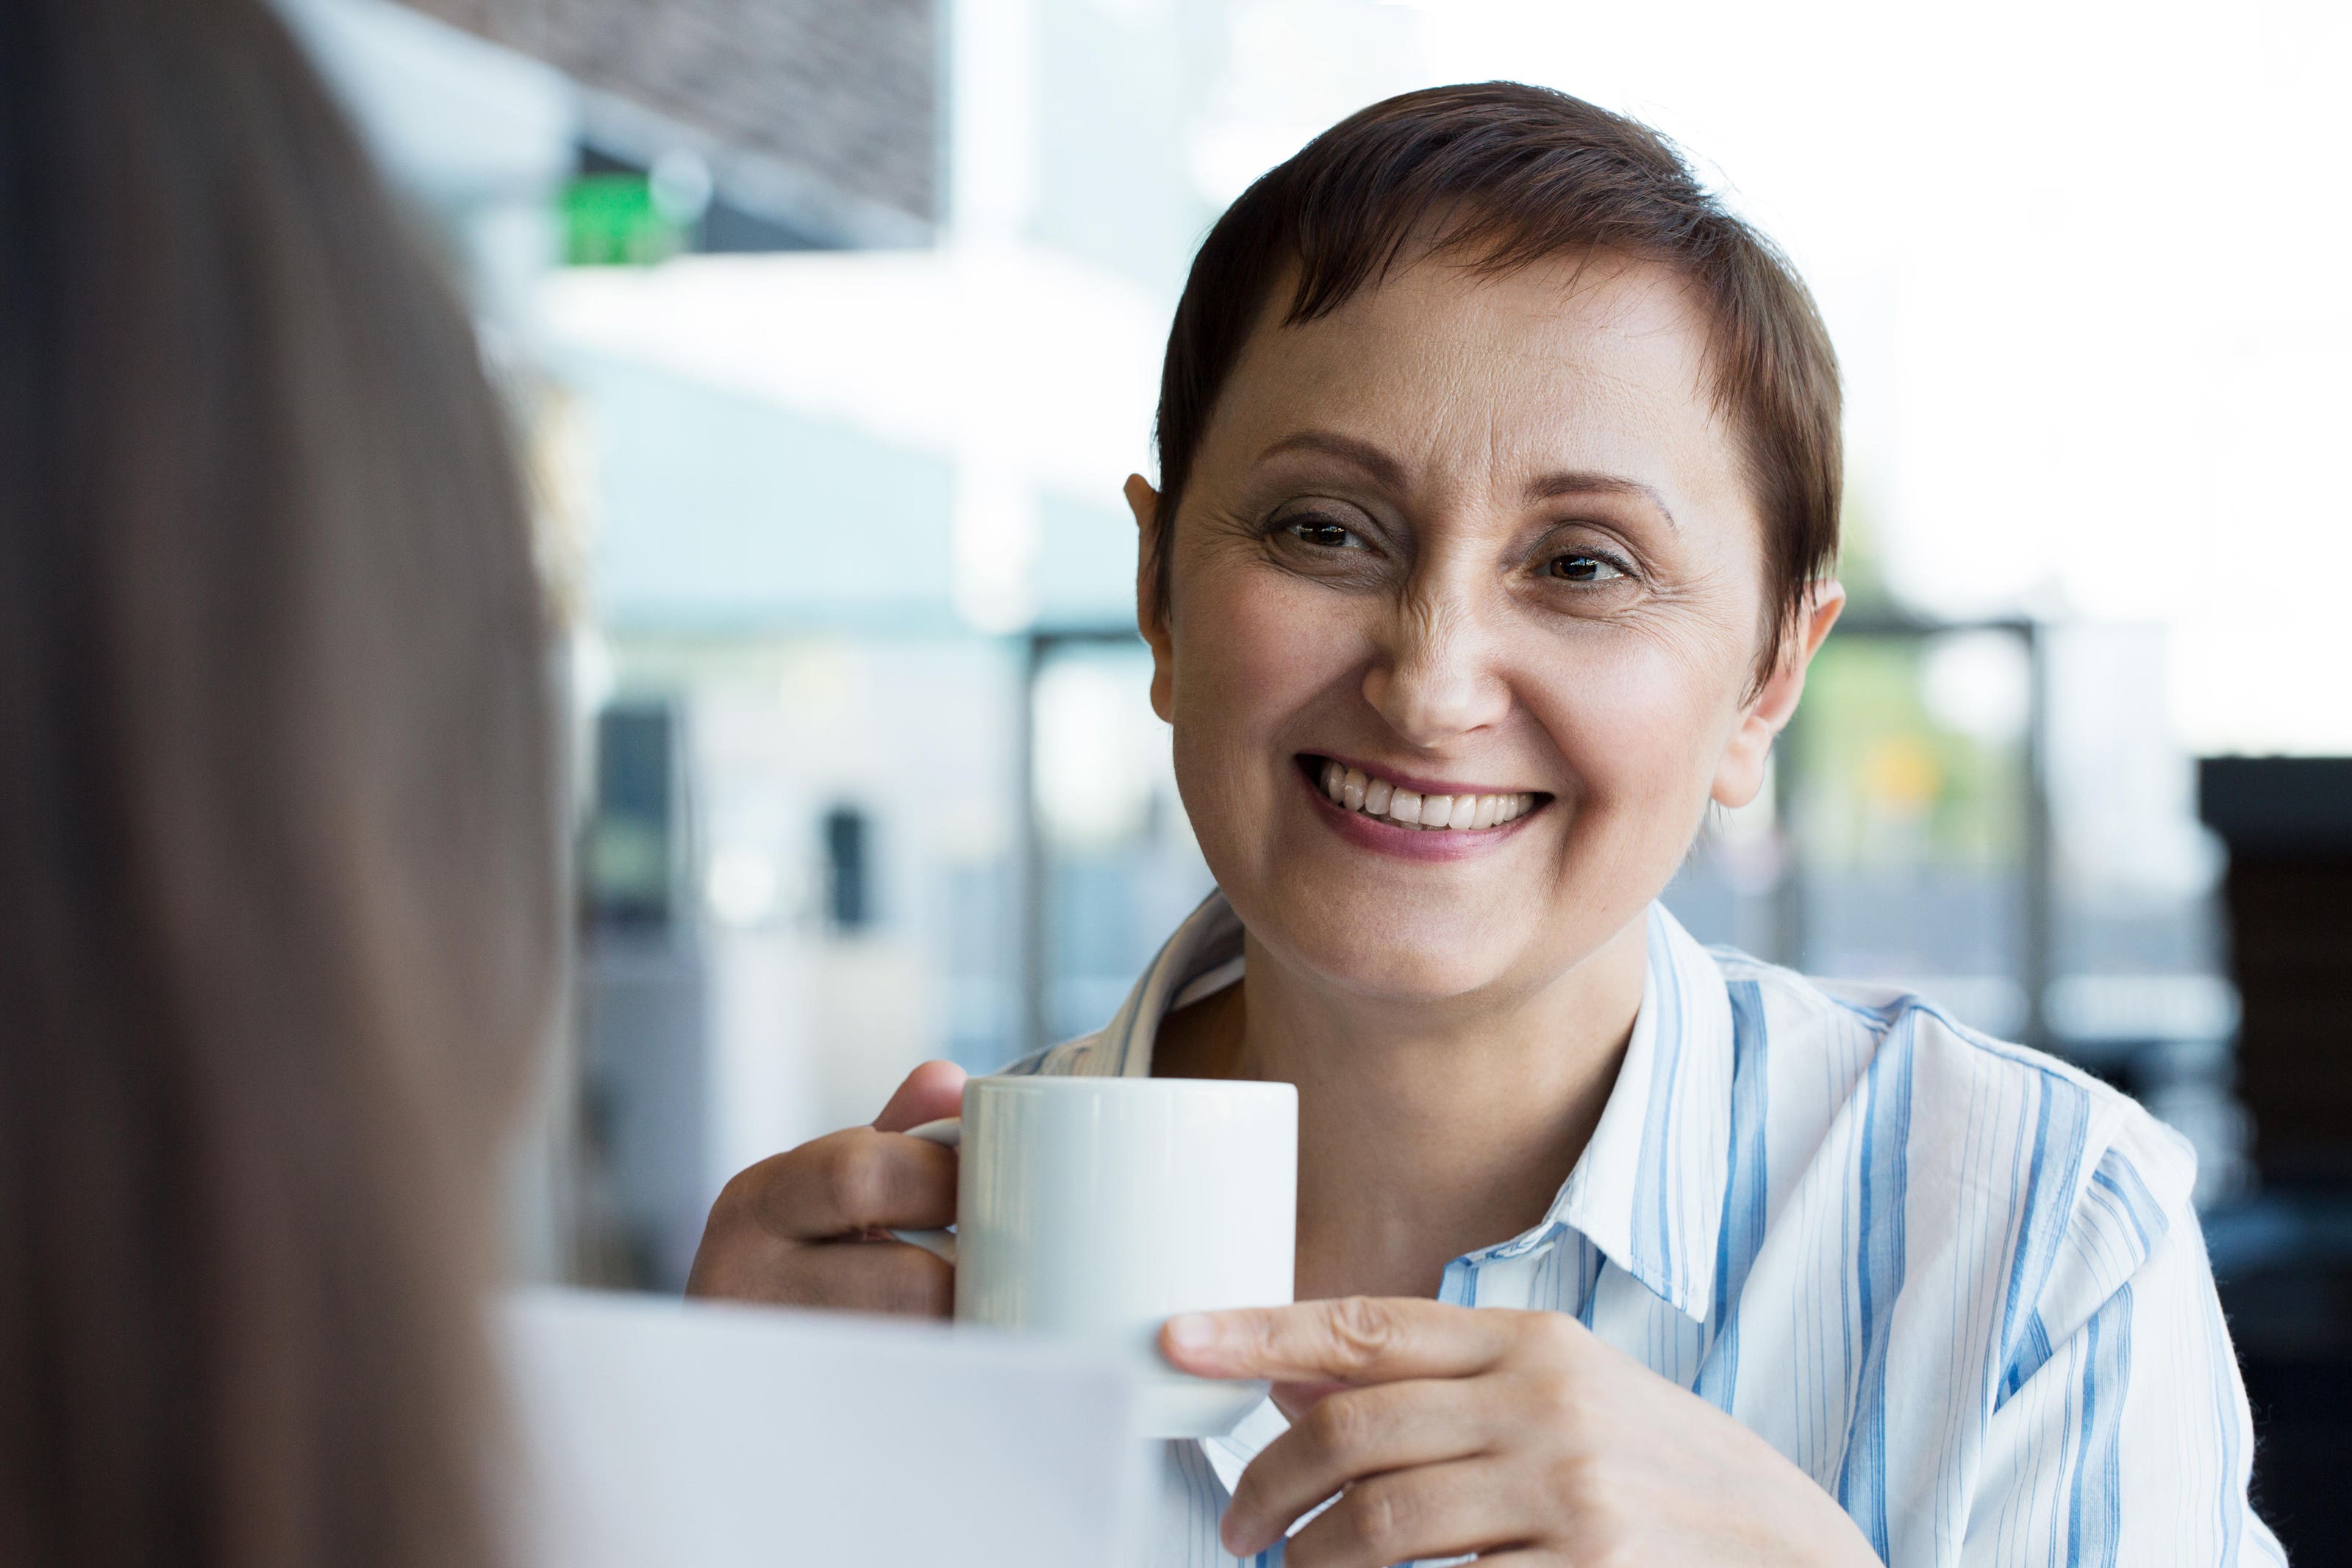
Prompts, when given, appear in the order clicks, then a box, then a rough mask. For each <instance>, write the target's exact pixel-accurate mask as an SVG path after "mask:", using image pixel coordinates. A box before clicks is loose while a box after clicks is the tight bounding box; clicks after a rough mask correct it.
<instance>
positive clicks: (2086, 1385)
mask: <svg viewBox="0 0 2352 1568" xmlns="http://www.w3.org/2000/svg"><path fill="white" fill-rule="evenodd" d="M2194 1173H2195V1160H2194V1156H2193V1155H2191V1154H2190V1153H2189V1148H2188V1145H2187V1144H2186V1142H2185V1141H2184V1140H2182V1139H2181V1138H2179V1136H2178V1134H2174V1133H2172V1132H2171V1131H2170V1130H2169V1129H2168V1128H2166V1127H2164V1126H2162V1125H2161V1124H2158V1123H2157V1122H2156V1121H2155V1120H2154V1119H2153V1118H2151V1117H2148V1116H2147V1115H2146V1114H2145V1113H2139V1112H2137V1110H2135V1112H2134V1113H2133V1114H2132V1115H2131V1116H2130V1117H2128V1118H2127V1119H2126V1122H2125V1124H2124V1125H2123V1127H2122V1128H2121V1129H2120V1130H2119V1133H2118V1135H2117V1136H2116V1140H2115V1142H2114V1143H2113V1144H2111V1145H2109V1147H2108V1148H2107V1149H2106V1151H2105V1154H2104V1155H2101V1157H2100V1158H2099V1160H2098V1162H2097V1163H2096V1165H2095V1166H2093V1167H2092V1172H2091V1175H2090V1177H2089V1179H2088V1180H2087V1181H2086V1182H2085V1183H2084V1188H2083V1191H2082V1192H2081V1194H2080V1195H2079V1197H2077V1200H2076V1202H2075V1205H2074V1210H2073V1213H2072V1215H2071V1216H2070V1218H2069V1221H2068V1224H2067V1228H2066V1233H2065V1235H2064V1237H2063V1239H2062V1241H2061V1242H2060V1245H2059V1249H2058V1255H2057V1257H2056V1259H2055V1260H2053V1268H2052V1270H2051V1274H2050V1278H2049V1281H2048V1282H2047V1284H2046V1285H2045V1286H2044V1288H2043V1289H2042V1291H2041V1293H2040V1295H2039V1298H2038V1300H2037V1301H2036V1303H2035V1310H2034V1312H2033V1313H2032V1317H2031V1318H2030V1319H2029V1320H2028V1322H2027V1323H2026V1327H2025V1332H2024V1333H2023V1334H2022V1335H2021V1339H2020V1343H2019V1346H2018V1348H2017V1350H2016V1351H2015V1353H2014V1355H2013V1357H2012V1359H2011V1364H2010V1366H2009V1367H2008V1368H2006V1369H2005V1372H2004V1375H2003V1376H2002V1378H2001V1380H2000V1384H1999V1386H1998V1388H1997V1391H1996V1394H1995V1398H1994V1408H1993V1413H1992V1416H1991V1418H1990V1424H1989V1426H1988V1427H1987V1430H1986V1434H1985V1443H1984V1448H1983V1451H1982V1458H1981V1464H1980V1467H1979V1470H1978V1484H1977V1488H1976V1492H1975V1496H1974V1499H1973V1502H1972V1505H1971V1508H1970V1513H1969V1527H1968V1533H1967V1537H1966V1541H1965V1544H1964V1546H1963V1548H1962V1552H1961V1561H1962V1562H1963V1563H1965V1564H1968V1565H1969V1568H1979V1565H1981V1568H1994V1565H1995V1564H2000V1565H2003V1568H2006V1565H2009V1564H2014V1563H2028V1562H2032V1563H2069V1564H2081V1565H2083V1568H2109V1565H2114V1564H2131V1565H2135V1568H2137V1565H2138V1564H2143V1563H2178V1564H2197V1565H2200V1568H2209V1565H2217V1564H2234V1563H2284V1562H2285V1561H2286V1556H2285V1553H2284V1552H2283V1551H2282V1550H2281V1549H2280V1547H2279V1544H2278V1542H2277V1539H2276V1538H2275V1537H2273V1535H2272V1534H2271V1532H2270V1530H2269V1529H2268V1527H2266V1526H2265V1525H2264V1524H2263V1522H2262V1521H2261V1520H2260V1519H2258V1518H2257V1517H2256V1516H2255V1514H2254V1511H2253V1510H2252V1508H2251V1507H2250V1506H2249V1505H2248V1502H2247V1485H2248V1482H2249V1480H2250V1479H2251V1475H2252V1461H2253V1427H2252V1419H2251V1417H2250V1416H2249V1414H2248V1410H2247V1406H2246V1393H2245V1387H2244V1385H2243V1384H2242V1382H2241V1381H2240V1379H2239V1376H2238V1362H2237V1356H2236V1354H2235V1353H2234V1352H2233V1351H2232V1350H2231V1345H2230V1334H2229V1330H2228V1328H2227V1326H2226V1325H2225V1324H2224V1323H2223V1322H2222V1318H2221V1301H2220V1298H2219V1296H2218V1295H2217V1294H2216V1293H2215V1291H2214V1287H2213V1275H2212V1270H2211V1268H2210V1265H2209V1263H2208V1262H2207V1260H2206V1254H2205V1239H2204V1236H2203V1234H2202V1233H2201V1232H2200V1229H2199V1228H2198V1224H2197V1216H2196V1211H2195V1209H2194V1208H2193V1207H2191V1206H2190V1204H2189V1186H2190V1181H2191V1178H2192V1176H2194Z"/></svg>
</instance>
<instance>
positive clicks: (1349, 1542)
mask: <svg viewBox="0 0 2352 1568" xmlns="http://www.w3.org/2000/svg"><path fill="white" fill-rule="evenodd" d="M1498 1474H1499V1468H1498V1467H1497V1466H1496V1465H1494V1464H1491V1463H1489V1462H1488V1461H1486V1460H1484V1459H1456V1460H1454V1461H1453V1462H1452V1463H1449V1464H1443V1465H1428V1466H1424V1467H1423V1468H1422V1469H1411V1470H1398V1471H1396V1472H1395V1473H1393V1474H1391V1475H1385V1476H1375V1477H1373V1478H1372V1479H1370V1480H1365V1481H1359V1482H1357V1483H1356V1484H1355V1485H1354V1486H1351V1487H1349V1489H1348V1491H1347V1495H1346V1496H1344V1497H1342V1498H1341V1499H1340V1500H1339V1501H1338V1502H1335V1503H1333V1504H1332V1505H1331V1506H1330V1507H1329V1508H1328V1509H1325V1510H1324V1511H1322V1512H1321V1513H1318V1514H1317V1515H1316V1516H1315V1517H1314V1519H1312V1520H1311V1521H1308V1522H1307V1527H1306V1528H1305V1529H1304V1530H1301V1531H1299V1532H1298V1533H1297V1535H1295V1536H1292V1537H1291V1538H1290V1542H1289V1543H1288V1544H1287V1545H1286V1546H1285V1547H1284V1548H1283V1552H1282V1561H1283V1564H1284V1568H1386V1565H1387V1564H1389V1563H1411V1562H1414V1561H1416V1560H1418V1559H1421V1558H1424V1557H1459V1556H1462V1555H1464V1554H1465V1553H1467V1552H1479V1553H1481V1555H1480V1557H1479V1559H1478V1561H1479V1562H1480V1563H1487V1562H1490V1561H1492V1559H1491V1558H1490V1557H1488V1556H1486V1555H1485V1553H1487V1552H1491V1551H1493V1550H1494V1549H1495V1548H1497V1547H1510V1546H1516V1545H1518V1544H1520V1543H1521V1542H1524V1541H1525V1540H1526V1539H1527V1538H1528V1534H1529V1533H1530V1531H1531V1530H1532V1528H1533V1523H1534V1521H1531V1520H1528V1519H1524V1518H1521V1517H1520V1510H1519V1509H1518V1508H1517V1506H1515V1504H1514V1500H1512V1499H1510V1498H1508V1497H1507V1496H1505V1495H1504V1494H1503V1493H1502V1491H1501V1490H1500V1489H1499V1487H1498V1484H1497V1479H1498Z"/></svg>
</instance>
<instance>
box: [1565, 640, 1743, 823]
mask: <svg viewBox="0 0 2352 1568" xmlns="http://www.w3.org/2000/svg"><path fill="white" fill-rule="evenodd" d="M1718 641H1722V640H1721V639H1716V638H1709V637H1703V636H1686V637H1685V636H1675V635H1672V634H1663V633H1656V632H1632V633H1624V634H1620V635H1616V636H1612V637H1611V638H1610V639H1609V640H1608V642H1607V643H1606V644H1605V645H1602V646H1598V647H1595V648H1592V649H1590V650H1587V651H1585V652H1584V656H1582V657H1578V658H1569V659H1564V660H1561V661H1559V664H1557V665H1556V666H1555V670H1556V671H1557V673H1556V674H1549V678H1548V679H1546V680H1545V681H1544V682H1543V683H1542V684H1541V685H1539V686H1535V687H1531V688H1529V689H1528V693H1527V700H1528V706H1529V707H1530V708H1531V709H1533V710H1534V716H1535V718H1536V720H1537V722H1538V724H1540V725H1541V726H1542V727H1543V728H1544V729H1545V730H1546V731H1547V732H1548V733H1549V735H1550V736H1551V737H1552V739H1553V741H1554V743H1555V744H1556V745H1557V746H1558V747H1559V750H1560V752H1561V754H1562V756H1563V758H1565V759H1566V761H1567V762H1568V765H1569V772H1570V777H1571V778H1572V779H1574V780H1575V781H1576V784H1577V787H1578V789H1580V792H1581V796H1582V798H1581V799H1580V801H1579V802H1578V805H1579V809H1580V815H1586V816H1589V817H1590V818H1591V819H1593V825H1595V826H1599V825H1601V823H1602V822H1604V821H1605V822H1614V823H1617V824H1620V825H1632V824H1639V825H1641V826H1643V827H1644V828H1648V827H1653V826H1654V828H1655V830H1656V831H1659V832H1660V833H1663V834H1666V835H1668V836H1673V837H1675V838H1676V839H1678V840H1679V839H1680V838H1683V837H1685V836H1686V835H1687V833H1688V831H1689V830H1690V829H1691V827H1692V825H1693V823H1694V822H1695V821H1696V817H1697V813H1698V812H1699V811H1700V810H1701V809H1702V808H1703V807H1704V804H1705V802H1706V797H1707V794H1708V791H1709V790H1710V789H1712V788H1713V786H1714V779H1715V771H1716V765H1717V760H1718V759H1719V758H1720V757H1721V756H1722V753H1723V749H1724V747H1725V746H1726V745H1727V744H1728V742H1729V740H1730V737H1731V734H1732V732H1733V729H1734V728H1735V727H1736V724H1737V718H1738V712H1737V710H1738V703H1737V701H1736V697H1737V695H1738V687H1739V680H1740V676H1741V675H1742V674H1744V669H1742V668H1740V667H1736V666H1737V664H1738V661H1737V660H1736V659H1735V658H1734V657H1732V656H1731V654H1730V653H1728V652H1727V649H1726V648H1722V647H1717V646H1715V645H1714V644H1715V643H1717V642H1718ZM1680 852H1681V848H1680V846H1679V844H1678V845H1677V847H1676V849H1675V853H1677V854H1679V853H1680Z"/></svg>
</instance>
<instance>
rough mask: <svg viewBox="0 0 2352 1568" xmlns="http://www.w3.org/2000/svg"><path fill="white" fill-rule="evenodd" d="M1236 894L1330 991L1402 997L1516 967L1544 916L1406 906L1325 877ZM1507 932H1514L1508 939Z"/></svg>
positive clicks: (1463, 987)
mask: <svg viewBox="0 0 2352 1568" xmlns="http://www.w3.org/2000/svg"><path fill="white" fill-rule="evenodd" d="M1252 892H1255V893H1257V894H1260V896H1257V897H1252V896H1250V894H1251V893H1252ZM1234 893H1235V890H1234V889H1231V888H1228V889H1227V890H1226V897H1227V898H1228V899H1230V900H1232V902H1233V904H1234V910H1235V911H1236V913H1238V914H1239V915H1241V917H1242V923H1243V924H1244V925H1246V926H1247V927H1248V928H1249V931H1250V934H1251V936H1254V937H1255V938H1256V939H1257V941H1258V942H1259V943H1260V944H1261V945H1263V946H1265V947H1266V948H1267V949H1269V950H1270V951H1271V952H1272V953H1273V954H1274V955H1275V956H1276V957H1277V958H1279V959H1280V960H1281V961H1282V962H1284V963H1285V964H1287V965H1289V966H1291V967H1295V968H1297V969H1298V970H1300V971H1302V972H1303V973H1304V974H1305V975H1306V976H1308V977H1312V978H1314V979H1315V980H1316V981H1318V983H1320V984H1321V985H1323V986H1326V987H1328V988H1331V989H1333V990H1336V991H1339V992H1344V993H1347V994H1349V995H1354V996H1360V997H1370V998H1381V999H1384V1000H1391V1001H1396V1002H1416V1003H1426V1002H1442V1001H1445V1000H1447V999H1449V998H1454V997H1463V996H1468V995H1471V994H1472V993H1474V992H1477V991H1481V990H1485V989H1486V988H1489V987H1491V986H1493V985H1495V984H1496V982H1497V981H1499V980H1502V979H1504V978H1506V977H1507V976H1508V975H1510V973H1511V972H1512V971H1513V970H1514V969H1515V968H1516V967H1517V965H1518V963H1519V962H1520V960H1521V958H1522V957H1523V956H1524V951H1523V949H1524V946H1525V942H1524V939H1525V936H1526V934H1527V933H1528V931H1529V930H1531V929H1533V928H1534V926H1535V925H1536V924H1537V923H1535V922H1532V921H1528V920H1523V919H1508V918H1498V917H1497V915H1496V912H1495V911H1494V910H1492V909H1491V908H1490V909H1488V910H1486V911H1482V912H1478V913H1475V914H1474V913H1472V912H1469V911H1465V910H1449V909H1446V908H1444V907H1443V906H1442V905H1440V906H1437V907H1427V906H1423V907H1418V908H1402V907H1399V906H1398V905H1397V904H1395V902H1394V901H1392V900H1390V899H1388V898H1384V897H1382V896H1381V895H1379V894H1372V893H1368V892H1362V891H1357V892H1352V893H1350V892H1346V891H1342V890H1339V889H1331V888H1324V887H1322V886H1321V884H1320V883H1319V882H1308V883H1286V884H1283V885H1278V886H1274V887H1263V886H1262V887H1260V888H1258V889H1255V890H1244V891H1243V893H1242V895H1241V896H1239V897H1236V896H1234ZM1506 932H1516V933H1517V939H1516V940H1505V939H1502V937H1503V934H1504V933H1506Z"/></svg>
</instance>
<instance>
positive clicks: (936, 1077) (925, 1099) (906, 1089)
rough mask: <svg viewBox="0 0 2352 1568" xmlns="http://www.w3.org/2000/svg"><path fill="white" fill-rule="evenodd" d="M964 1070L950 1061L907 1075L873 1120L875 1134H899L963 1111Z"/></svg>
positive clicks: (925, 1064)
mask: <svg viewBox="0 0 2352 1568" xmlns="http://www.w3.org/2000/svg"><path fill="white" fill-rule="evenodd" d="M964 1078H965V1073H964V1070H963V1069H962V1068H961V1067H958V1066H957V1065H956V1064H955V1063H954V1062H952V1061H926V1062H925V1063H923V1064H922V1065H921V1066H920V1067H918V1068H917V1069H915V1071H912V1072H909V1073H908V1074H907V1081H906V1082H904V1083H901V1084H899V1085H898V1092H897V1093H895V1094H893V1095H891V1096H890V1103H888V1104H887V1105H885V1106H883V1107H882V1113H881V1114H880V1115H879V1116H877V1117H875V1118H874V1130H875V1131H876V1132H877V1133H903V1132H905V1131H906V1130H907V1129H908V1128H909V1127H919V1126H921V1125H922V1124H924V1123H926V1122H936V1121H938V1120H939V1119H940V1117H942V1116H952V1115H954V1114H955V1113H957V1112H959V1111H961V1110H962V1109H963V1081H964Z"/></svg>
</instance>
